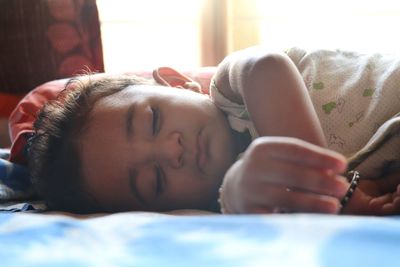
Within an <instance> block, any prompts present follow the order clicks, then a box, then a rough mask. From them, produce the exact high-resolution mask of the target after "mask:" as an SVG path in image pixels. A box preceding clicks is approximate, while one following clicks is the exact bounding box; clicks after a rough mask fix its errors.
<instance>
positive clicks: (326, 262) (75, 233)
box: [0, 213, 400, 267]
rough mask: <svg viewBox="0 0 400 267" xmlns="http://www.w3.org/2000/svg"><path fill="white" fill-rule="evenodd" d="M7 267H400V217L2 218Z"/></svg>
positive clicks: (0, 244)
mask: <svg viewBox="0 0 400 267" xmlns="http://www.w3.org/2000/svg"><path fill="white" fill-rule="evenodd" d="M0 247H1V249H0V258H1V266H41V267H42V266H74V267H78V266H164V267H166V266H173V267H178V266H185V267H192V266H218V267H223V266H229V267H234V266H240V267H242V266H252V267H253V266H254V267H255V266H296V267H297V266H307V267H313V266H315V267H316V266H321V267H322V266H324V267H343V266H352V267H355V266H363V267H370V266H371V267H376V266H384V267H389V266H390V267H395V266H400V261H399V259H398V257H399V256H398V255H399V251H400V221H399V217H386V218H373V217H352V216H329V215H309V214H287V215H266V216H250V215H246V216H221V215H212V216H171V215H158V214H152V213H121V214H114V215H109V216H102V217H97V218H90V219H84V220H82V219H75V218H71V217H66V216H55V215H38V214H26V213H25V214H24V213H22V214H15V213H14V214H11V213H9V214H0Z"/></svg>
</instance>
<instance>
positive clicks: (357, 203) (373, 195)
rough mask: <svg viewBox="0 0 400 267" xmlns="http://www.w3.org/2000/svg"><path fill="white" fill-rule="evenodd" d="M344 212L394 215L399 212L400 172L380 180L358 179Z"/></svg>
mask: <svg viewBox="0 0 400 267" xmlns="http://www.w3.org/2000/svg"><path fill="white" fill-rule="evenodd" d="M342 213H344V214H358V215H381V216H382V215H394V214H400V174H398V173H397V174H391V175H389V176H387V177H383V178H381V179H380V180H360V182H359V184H358V187H357V188H356V190H355V191H354V193H353V196H352V197H351V199H350V201H349V203H347V205H346V206H345V207H344V208H343V210H342Z"/></svg>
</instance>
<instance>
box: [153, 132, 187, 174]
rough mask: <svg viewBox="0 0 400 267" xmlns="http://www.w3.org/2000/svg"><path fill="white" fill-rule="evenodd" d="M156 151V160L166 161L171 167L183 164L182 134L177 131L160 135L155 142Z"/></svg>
mask: <svg viewBox="0 0 400 267" xmlns="http://www.w3.org/2000/svg"><path fill="white" fill-rule="evenodd" d="M157 143H158V144H157V147H156V148H155V150H156V151H157V152H156V153H155V154H156V155H157V156H156V157H157V158H158V159H157V160H158V162H167V164H169V165H170V166H171V167H172V168H174V169H178V168H180V167H181V166H182V165H183V145H182V134H181V133H179V132H171V133H169V134H168V135H166V136H164V137H161V140H160V142H157Z"/></svg>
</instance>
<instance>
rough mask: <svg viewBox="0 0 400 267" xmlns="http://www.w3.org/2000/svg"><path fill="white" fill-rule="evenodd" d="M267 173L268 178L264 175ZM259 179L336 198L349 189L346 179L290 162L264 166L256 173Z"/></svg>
mask: <svg viewBox="0 0 400 267" xmlns="http://www.w3.org/2000/svg"><path fill="white" fill-rule="evenodd" d="M266 173H268V176H267V175H265V174H266ZM254 175H257V176H258V177H259V179H260V180H261V181H262V180H264V181H265V182H268V183H274V184H277V185H281V186H284V187H285V188H292V189H298V190H303V191H307V192H312V193H315V194H320V195H330V196H335V197H337V198H341V197H343V196H344V195H345V194H346V192H347V189H348V187H349V183H348V182H347V180H346V178H344V177H342V176H338V175H332V174H331V173H329V172H326V171H322V170H320V169H315V168H310V167H309V166H304V165H298V164H293V163H291V162H282V161H277V162H273V164H269V165H264V166H263V167H261V168H260V169H259V170H258V172H257V173H254Z"/></svg>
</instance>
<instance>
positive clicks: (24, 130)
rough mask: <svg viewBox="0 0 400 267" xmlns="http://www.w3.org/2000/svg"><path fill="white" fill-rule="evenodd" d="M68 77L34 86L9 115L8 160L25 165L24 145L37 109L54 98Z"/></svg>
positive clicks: (31, 131)
mask: <svg viewBox="0 0 400 267" xmlns="http://www.w3.org/2000/svg"><path fill="white" fill-rule="evenodd" d="M67 81H68V79H63V80H55V81H51V82H47V83H45V84H43V85H40V86H38V87H36V88H35V89H34V90H32V91H31V92H30V93H29V94H27V95H26V96H25V97H24V98H23V99H22V100H21V101H20V102H19V103H18V105H17V106H16V107H15V109H14V110H13V112H12V113H11V115H10V117H9V122H8V124H9V134H10V139H11V151H10V157H9V160H10V161H11V162H14V163H18V164H21V165H27V158H26V155H25V146H26V144H27V141H28V138H29V136H30V134H32V133H33V123H34V121H35V120H36V117H37V115H38V112H39V110H40V109H41V108H42V107H43V106H44V104H46V103H47V102H48V101H50V100H52V99H55V98H56V97H57V95H58V94H59V93H60V92H61V91H62V90H63V89H64V88H65V85H66V83H67Z"/></svg>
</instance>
